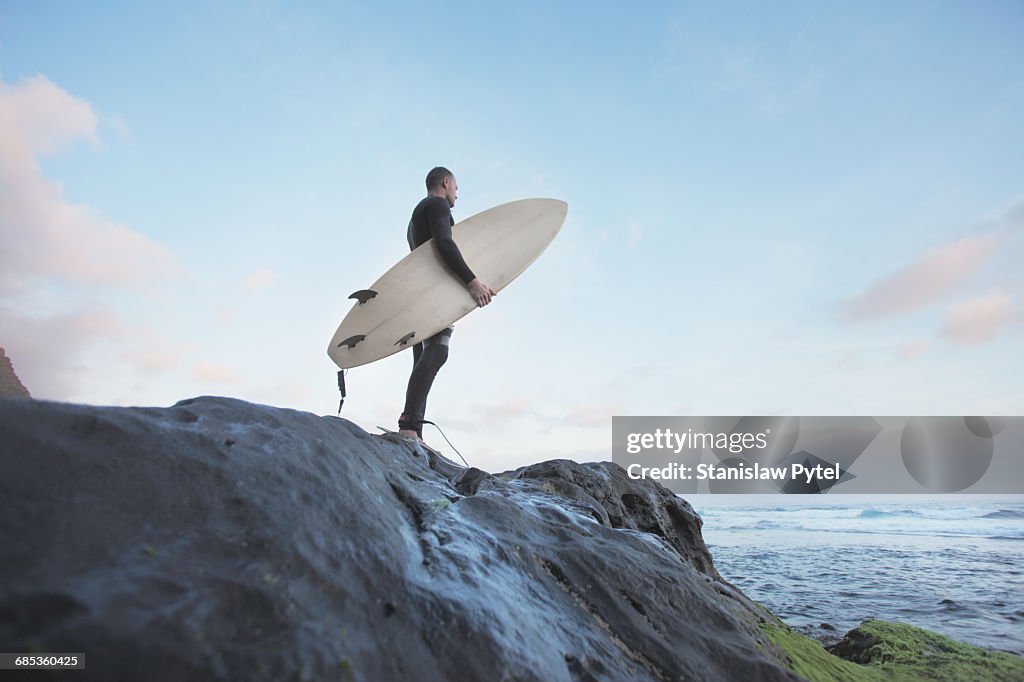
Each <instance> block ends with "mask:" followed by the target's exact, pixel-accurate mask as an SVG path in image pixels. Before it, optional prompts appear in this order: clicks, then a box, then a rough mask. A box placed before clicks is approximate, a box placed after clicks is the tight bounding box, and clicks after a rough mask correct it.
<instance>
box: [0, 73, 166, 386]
mask: <svg viewBox="0 0 1024 682" xmlns="http://www.w3.org/2000/svg"><path fill="white" fill-rule="evenodd" d="M97 126H98V117H97V114H96V112H95V111H94V110H93V108H92V106H91V105H90V104H89V103H88V102H86V101H84V100H81V99H79V98H77V97H75V96H73V95H71V94H69V93H68V92H66V91H65V90H63V89H62V88H60V87H59V86H57V85H55V84H54V83H52V82H51V81H49V80H48V79H47V78H45V77H43V76H36V77H34V78H28V79H24V80H21V81H19V82H17V83H14V84H8V83H5V82H4V81H3V80H2V79H0V263H2V266H0V300H2V304H0V340H2V342H3V344H4V346H5V347H6V348H7V350H8V352H9V354H10V355H11V357H12V358H14V362H15V363H16V364H17V368H18V372H19V376H21V377H22V378H23V379H24V380H25V381H26V382H28V385H30V386H31V389H30V390H31V391H32V393H33V395H35V396H37V397H40V398H49V399H57V400H72V399H83V398H84V399H86V400H89V399H91V398H90V396H93V395H96V394H100V395H103V394H104V391H107V390H108V382H109V381H110V379H111V378H112V377H118V376H120V375H121V374H123V373H124V372H125V371H133V370H134V371H146V372H149V373H152V372H153V371H157V370H161V369H166V368H168V367H169V366H170V363H171V362H172V361H173V358H172V357H171V353H170V352H169V351H168V350H166V349H164V348H163V347H162V346H158V345H154V344H153V343H151V340H152V337H153V336H155V335H156V332H149V333H147V332H146V330H140V329H133V328H131V325H129V324H127V323H126V321H125V318H122V316H121V315H120V314H119V313H118V312H117V311H116V310H115V308H113V307H112V306H110V305H108V304H107V303H96V301H95V295H96V293H97V292H95V291H93V290H92V287H103V288H105V289H106V291H104V292H103V294H102V295H104V296H105V297H106V295H107V293H109V291H110V290H111V289H113V290H117V291H118V292H127V293H132V292H134V291H135V290H136V287H141V288H142V290H143V291H144V292H147V291H148V292H150V293H152V292H154V291H155V288H156V287H158V286H159V285H160V284H162V283H163V282H164V281H166V279H167V278H168V276H170V275H173V274H174V273H175V272H176V271H177V268H178V264H177V259H176V257H175V256H174V254H173V253H172V252H171V251H170V250H168V249H167V248H165V247H163V246H161V245H159V244H156V243H155V242H153V241H152V240H150V239H149V238H148V237H146V236H145V235H143V234H141V233H139V232H137V231H135V230H132V229H130V228H128V227H126V226H124V225H120V224H117V223H115V222H113V221H111V220H108V219H106V218H104V217H103V216H101V215H100V214H99V213H97V212H96V211H95V210H93V209H92V208H90V207H89V206H86V205H81V204H71V203H69V202H68V201H67V200H66V199H65V197H64V194H63V189H62V187H61V186H60V185H59V184H58V183H56V182H53V181H51V180H50V179H48V178H47V177H46V176H45V175H44V173H43V170H42V168H41V166H40V164H39V159H40V158H41V157H43V156H45V155H52V154H56V153H59V152H61V151H63V150H65V149H67V148H68V147H70V146H72V145H74V144H75V143H80V142H85V143H90V144H98V142H99V138H98V135H97ZM28 311H31V313H30V314H29V313H28Z"/></svg>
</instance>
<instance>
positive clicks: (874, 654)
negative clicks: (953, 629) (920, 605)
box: [763, 620, 1024, 682]
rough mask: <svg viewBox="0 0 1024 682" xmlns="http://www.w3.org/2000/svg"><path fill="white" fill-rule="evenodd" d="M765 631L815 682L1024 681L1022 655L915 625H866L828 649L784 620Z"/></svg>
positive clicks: (794, 665)
mask: <svg viewBox="0 0 1024 682" xmlns="http://www.w3.org/2000/svg"><path fill="white" fill-rule="evenodd" d="M763 630H764V632H765V634H767V635H768V637H769V638H770V639H771V640H772V642H773V643H774V644H775V645H776V647H777V648H778V649H779V650H780V651H782V652H783V654H784V656H785V658H786V659H787V660H788V661H789V662H790V665H791V666H792V668H793V670H794V671H796V672H797V673H799V674H801V675H803V676H805V677H806V678H807V679H809V680H812V681H814V682H817V681H818V680H820V681H822V682H832V681H837V680H844V681H846V682H860V681H863V682H879V681H881V680H930V681H933V682H948V681H949V680H964V681H967V680H970V681H971V682H982V681H986V682H1020V680H1024V658H1022V657H1021V656H1017V655H1015V654H1010V653H1005V652H993V651H986V650H984V649H980V648H978V647H975V646H971V645H969V644H963V643H961V642H956V641H954V640H952V639H950V638H948V637H944V636H942V635H939V634H936V633H934V632H929V631H928V630H923V629H921V628H917V627H914V626H912V625H904V624H901V623H889V622H886V621H879V620H870V621H866V622H864V623H862V624H861V625H860V626H858V627H856V628H854V629H853V630H850V631H849V632H848V633H846V636H845V637H843V639H842V640H841V641H840V642H839V643H837V644H835V645H832V646H830V647H828V648H827V650H826V649H825V648H823V647H822V646H821V645H820V644H819V643H818V642H815V641H814V640H812V639H808V638H807V637H803V636H801V635H799V634H798V633H796V632H794V631H793V630H792V629H790V628H787V627H786V626H785V625H783V624H782V623H781V622H779V621H767V622H766V623H765V624H764V626H763ZM830 652H831V653H830Z"/></svg>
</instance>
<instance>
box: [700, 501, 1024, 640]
mask: <svg viewBox="0 0 1024 682" xmlns="http://www.w3.org/2000/svg"><path fill="white" fill-rule="evenodd" d="M685 497H686V499H687V500H689V501H690V503H691V504H692V505H693V506H694V508H695V509H696V510H697V512H698V513H699V514H700V515H701V517H702V518H703V520H704V528H703V533H704V539H705V541H706V542H707V544H708V547H709V548H710V549H711V553H712V555H713V556H714V561H715V566H716V567H717V568H718V571H719V573H721V574H722V576H723V577H725V578H726V580H728V581H730V582H731V583H733V584H735V585H737V586H738V587H740V588H741V589H742V590H743V591H744V592H745V593H746V594H747V595H748V596H750V597H751V598H753V599H755V600H757V601H758V602H760V603H762V604H764V605H765V606H767V607H768V608H769V609H770V610H771V611H772V612H773V613H774V614H775V615H777V616H778V617H779V618H781V619H782V620H783V621H785V622H786V623H788V624H790V625H791V626H793V627H794V628H796V629H798V630H800V631H802V632H804V633H805V634H808V635H811V636H814V637H815V638H817V639H821V640H823V641H826V642H831V641H835V640H838V639H839V637H840V636H841V635H842V634H844V633H845V632H846V631H847V630H849V629H850V628H852V627H855V626H856V625H858V624H859V623H861V622H862V621H864V620H867V619H869V618H879V619H883V620H890V621H896V622H902V623H909V624H911V625H917V626H919V627H923V628H927V629H929V630H933V631H935V632H939V633H942V634H945V635H948V636H950V637H953V638H954V639H958V640H960V641H964V642H968V643H970V644H975V645H977V646H982V647H985V648H988V649H998V650H1003V651H1011V652H1015V653H1018V654H1024V496H1014V497H1007V496H998V497H997V496H987V495H984V496H983V495H946V496H914V495H900V496H897V495H886V496H866V495H834V494H833V495H820V496H817V495H807V496H803V495H802V496H796V495H792V496H787V495H771V496H765V495H690V496H685Z"/></svg>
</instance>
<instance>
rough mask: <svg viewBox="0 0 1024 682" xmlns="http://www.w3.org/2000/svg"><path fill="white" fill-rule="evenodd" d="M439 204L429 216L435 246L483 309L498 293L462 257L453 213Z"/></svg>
mask: <svg viewBox="0 0 1024 682" xmlns="http://www.w3.org/2000/svg"><path fill="white" fill-rule="evenodd" d="M438 204H439V205H438V210H431V212H430V215H429V216H428V218H429V224H430V234H431V237H432V238H433V240H434V244H435V245H436V246H437V250H438V252H439V253H440V254H441V259H442V260H443V261H444V263H445V265H447V266H448V268H449V269H450V270H451V271H452V272H453V273H454V274H455V276H456V277H458V278H459V279H461V280H462V283H463V284H465V285H466V287H467V288H468V289H469V294H470V296H472V297H473V300H474V301H476V304H477V305H478V306H480V307H483V306H485V305H487V304H488V303H490V302H491V298H493V297H494V296H497V293H496V292H495V291H494V289H492V288H490V287H489V286H487V285H486V284H484V283H483V282H481V281H480V278H479V277H477V276H476V275H474V274H473V271H472V270H470V268H469V266H468V265H467V264H466V259H465V258H463V257H462V252H461V251H459V245H458V244H456V243H455V240H454V239H453V238H452V220H451V213H449V212H448V210H447V208H443V209H442V207H441V206H440V202H438ZM431 209H433V207H431Z"/></svg>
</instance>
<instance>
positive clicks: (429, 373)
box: [398, 166, 497, 440]
mask: <svg viewBox="0 0 1024 682" xmlns="http://www.w3.org/2000/svg"><path fill="white" fill-rule="evenodd" d="M458 193H459V184H458V182H456V180H455V174H454V173H452V172H451V171H450V170H448V169H447V168H444V167H442V166H438V167H437V168H434V169H432V170H431V171H430V172H429V173H428V174H427V196H426V197H425V198H424V199H422V200H421V201H420V203H418V204H417V205H416V208H414V209H413V211H412V219H411V220H409V229H408V231H407V232H406V238H407V239H408V241H409V250H410V251H411V250H413V249H415V248H416V247H417V246H419V245H421V244H423V243H424V242H426V241H427V240H429V239H433V240H434V246H435V247H436V249H437V252H438V253H439V254H440V255H441V260H443V261H444V264H445V265H446V266H447V267H448V270H449V272H451V274H452V276H453V277H457V278H458V279H459V281H461V282H462V283H463V284H464V285H466V288H467V289H468V290H469V294H470V296H472V297H473V300H474V301H476V304H477V305H478V306H479V307H481V308H482V307H484V306H485V305H487V304H488V303H490V302H491V299H492V298H493V297H494V296H496V295H497V294H496V293H495V291H494V289H492V288H491V287H489V286H488V285H486V284H484V283H483V282H481V281H480V278H479V277H477V276H476V275H474V274H473V271H472V270H471V269H470V268H469V266H468V265H466V260H465V259H464V258H463V257H462V253H461V252H460V251H459V247H458V245H457V244H456V243H455V240H454V239H452V226H453V225H454V224H455V219H454V218H452V211H451V209H452V208H453V207H454V206H455V200H456V199H458ZM451 338H452V327H448V328H447V329H442V330H441V331H440V332H438V333H437V334H435V335H434V336H431V337H430V338H429V339H426V340H424V341H423V342H422V343H417V344H416V345H415V346H413V349H412V362H413V366H412V374H410V375H409V386H408V388H407V389H406V393H405V409H404V410H403V411H402V416H401V417H399V418H398V432H399V433H400V434H401V435H403V436H410V437H415V438H418V439H421V440H422V438H423V418H424V415H425V414H426V409H427V395H428V394H429V393H430V387H431V386H432V385H433V383H434V377H435V376H437V372H438V370H439V369H441V365H443V364H444V363H445V361H447V360H448V345H449V343H450V342H451Z"/></svg>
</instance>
